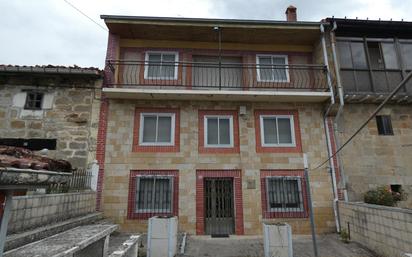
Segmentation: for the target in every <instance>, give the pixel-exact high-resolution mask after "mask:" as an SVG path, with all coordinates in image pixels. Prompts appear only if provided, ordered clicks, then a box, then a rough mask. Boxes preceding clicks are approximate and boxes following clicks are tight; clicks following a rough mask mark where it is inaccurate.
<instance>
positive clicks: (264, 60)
mask: <svg viewBox="0 0 412 257" xmlns="http://www.w3.org/2000/svg"><path fill="white" fill-rule="evenodd" d="M259 64H261V65H264V66H263V67H259V75H260V80H273V77H272V67H271V66H270V65H271V64H272V58H271V57H259Z"/></svg>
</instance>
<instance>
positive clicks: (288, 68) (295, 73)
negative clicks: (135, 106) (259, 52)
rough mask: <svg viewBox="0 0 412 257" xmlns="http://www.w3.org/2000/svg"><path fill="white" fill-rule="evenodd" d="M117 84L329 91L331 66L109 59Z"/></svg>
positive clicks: (116, 85)
mask: <svg viewBox="0 0 412 257" xmlns="http://www.w3.org/2000/svg"><path fill="white" fill-rule="evenodd" d="M107 65H108V67H109V68H110V69H109V70H110V72H111V73H112V76H113V78H114V80H113V81H112V82H111V85H110V86H113V87H136V86H139V87H140V86H142V87H148V86H149V87H156V88H163V89H165V88H169V89H171V88H173V89H179V88H181V89H194V90H196V89H208V90H265V89H266V90H281V89H285V90H305V91H308V90H309V91H328V90H329V85H328V82H327V75H328V74H327V69H326V67H325V66H324V65H317V64H290V65H262V64H243V63H221V64H219V63H211V62H163V63H158V62H157V63H154V62H145V61H128V60H110V61H108V62H107Z"/></svg>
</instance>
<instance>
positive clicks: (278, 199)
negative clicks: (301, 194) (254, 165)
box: [268, 178, 283, 208]
mask: <svg viewBox="0 0 412 257" xmlns="http://www.w3.org/2000/svg"><path fill="white" fill-rule="evenodd" d="M282 190H283V186H282V179H281V178H270V179H269V180H268V195H269V207H270V208H282V205H283V204H282V203H283V201H282V199H283V196H282V192H283V191H282Z"/></svg>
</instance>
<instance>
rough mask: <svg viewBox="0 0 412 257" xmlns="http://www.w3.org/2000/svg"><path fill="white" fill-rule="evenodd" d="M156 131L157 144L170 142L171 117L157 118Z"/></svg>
mask: <svg viewBox="0 0 412 257" xmlns="http://www.w3.org/2000/svg"><path fill="white" fill-rule="evenodd" d="M157 130H158V132H157V142H162V143H165V142H166V143H168V142H170V141H171V131H172V117H159V124H158V127H157Z"/></svg>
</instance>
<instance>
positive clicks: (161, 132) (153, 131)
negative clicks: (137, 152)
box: [139, 113, 175, 146]
mask: <svg viewBox="0 0 412 257" xmlns="http://www.w3.org/2000/svg"><path fill="white" fill-rule="evenodd" d="M174 142H175V114H174V113H141V114H140V128H139V145H143V146H145V145H147V146H151V145H152V146H171V145H174Z"/></svg>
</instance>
